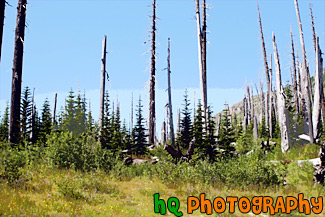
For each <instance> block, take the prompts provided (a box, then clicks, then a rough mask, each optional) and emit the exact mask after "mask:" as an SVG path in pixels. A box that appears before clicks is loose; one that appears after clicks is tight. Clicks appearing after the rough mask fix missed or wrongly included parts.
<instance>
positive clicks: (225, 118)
mask: <svg viewBox="0 0 325 217" xmlns="http://www.w3.org/2000/svg"><path fill="white" fill-rule="evenodd" d="M225 107H226V108H225V109H224V110H223V114H222V118H221V126H220V131H219V138H218V141H219V142H220V146H219V148H221V149H222V150H223V152H222V154H223V155H225V156H232V152H233V151H235V148H234V147H233V146H232V145H231V143H232V142H235V132H234V130H233V128H232V124H231V121H230V117H231V115H230V113H229V106H228V104H225Z"/></svg>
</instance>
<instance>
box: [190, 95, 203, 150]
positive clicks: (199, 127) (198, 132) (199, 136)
mask: <svg viewBox="0 0 325 217" xmlns="http://www.w3.org/2000/svg"><path fill="white" fill-rule="evenodd" d="M197 106H198V107H197V112H196V116H195V120H194V126H193V136H194V138H195V145H196V147H197V148H198V149H199V151H202V150H203V149H204V146H205V144H204V142H205V140H204V137H205V135H204V131H203V125H204V122H203V116H202V105H201V100H199V103H198V105H197Z"/></svg>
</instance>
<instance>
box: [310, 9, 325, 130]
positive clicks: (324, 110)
mask: <svg viewBox="0 0 325 217" xmlns="http://www.w3.org/2000/svg"><path fill="white" fill-rule="evenodd" d="M309 8H310V17H311V27H312V30H313V41H314V49H315V54H316V58H319V57H317V55H318V53H317V45H316V43H317V40H316V30H315V22H314V15H313V9H312V4H311V3H310V5H309ZM318 46H319V44H318ZM319 51H320V48H319ZM320 57H321V56H320ZM320 63H322V62H319V63H318V64H320ZM316 65H317V62H316ZM321 67H322V66H321ZM317 70H318V69H317V67H316V69H315V75H316V73H317ZM322 70H323V69H322V68H321V72H320V75H321V76H322V77H323V72H322ZM321 81H322V80H321ZM320 85H322V87H320V88H321V91H320V92H321V110H322V111H321V115H322V120H323V123H325V99H324V92H323V82H320ZM315 91H316V90H315ZM314 102H315V99H314ZM314 106H315V105H314ZM314 129H315V128H314ZM314 134H316V133H314Z"/></svg>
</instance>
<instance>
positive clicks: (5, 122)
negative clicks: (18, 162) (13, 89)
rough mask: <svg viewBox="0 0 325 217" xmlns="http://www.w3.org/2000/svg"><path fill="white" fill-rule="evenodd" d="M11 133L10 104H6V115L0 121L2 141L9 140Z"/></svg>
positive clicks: (0, 137)
mask: <svg viewBox="0 0 325 217" xmlns="http://www.w3.org/2000/svg"><path fill="white" fill-rule="evenodd" d="M8 133H9V105H7V106H6V109H5V112H4V115H3V117H2V120H1V123H0V141H4V142H5V141H8Z"/></svg>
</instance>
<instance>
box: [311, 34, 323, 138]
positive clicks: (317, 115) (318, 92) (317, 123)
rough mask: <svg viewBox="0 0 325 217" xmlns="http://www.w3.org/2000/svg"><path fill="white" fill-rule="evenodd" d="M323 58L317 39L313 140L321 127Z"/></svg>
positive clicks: (317, 136)
mask: <svg viewBox="0 0 325 217" xmlns="http://www.w3.org/2000/svg"><path fill="white" fill-rule="evenodd" d="M322 63H323V58H322V51H321V49H320V47H319V38H318V37H317V39H316V67H315V94H314V107H313V131H314V135H315V139H317V138H319V136H320V127H321V108H322V100H321V99H322V95H323V94H322V93H323V72H322V71H323V66H322Z"/></svg>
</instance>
